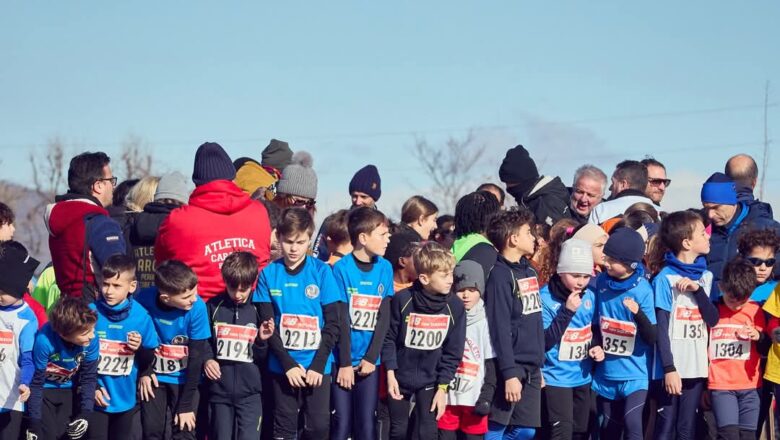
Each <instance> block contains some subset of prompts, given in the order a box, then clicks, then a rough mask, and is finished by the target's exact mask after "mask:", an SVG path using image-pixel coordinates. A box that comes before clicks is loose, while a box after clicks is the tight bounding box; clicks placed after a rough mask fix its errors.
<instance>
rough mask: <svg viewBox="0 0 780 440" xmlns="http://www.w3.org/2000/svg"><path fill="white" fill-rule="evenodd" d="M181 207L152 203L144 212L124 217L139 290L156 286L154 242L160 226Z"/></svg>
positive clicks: (124, 231) (123, 229)
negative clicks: (172, 212)
mask: <svg viewBox="0 0 780 440" xmlns="http://www.w3.org/2000/svg"><path fill="white" fill-rule="evenodd" d="M178 207H179V205H167V204H163V203H159V202H151V203H148V204H146V206H144V210H143V212H129V213H126V214H125V215H124V217H123V222H122V223H121V226H122V232H123V234H124V236H125V242H126V243H127V249H128V251H129V252H128V253H130V252H132V253H131V255H132V256H133V257H135V261H136V263H137V264H136V278H137V279H138V288H139V289H144V288H146V287H151V286H154V241H155V239H157V231H158V230H159V229H160V224H162V222H163V220H165V219H166V218H168V215H169V214H170V213H171V211H173V210H174V209H176V208H178Z"/></svg>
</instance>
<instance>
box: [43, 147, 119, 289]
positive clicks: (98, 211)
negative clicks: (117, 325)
mask: <svg viewBox="0 0 780 440" xmlns="http://www.w3.org/2000/svg"><path fill="white" fill-rule="evenodd" d="M110 162H111V159H110V158H109V157H108V156H107V155H106V154H105V153H102V152H96V153H90V152H87V153H82V154H79V155H78V156H76V157H74V158H73V159H71V161H70V167H69V168H68V192H67V193H66V194H64V195H61V196H57V197H56V198H55V203H53V204H51V205H49V206H48V207H47V208H46V214H45V218H44V220H45V222H46V227H47V228H48V230H49V251H50V252H51V259H52V264H53V266H54V274H55V277H56V279H57V285H58V286H59V288H60V290H61V291H62V295H66V296H72V297H76V298H83V299H84V300H85V301H88V302H92V300H93V299H94V298H95V294H96V292H97V286H98V285H99V284H98V280H96V278H95V274H99V273H100V268H101V267H102V266H103V263H104V262H105V261H106V260H107V259H108V257H110V256H112V255H116V254H125V252H126V249H125V241H124V239H123V236H122V230H121V228H120V227H119V224H118V223H117V222H115V221H114V220H112V219H111V217H110V216H109V214H108V211H107V210H106V207H108V206H110V205H111V202H112V201H113V195H114V187H115V186H116V183H117V178H116V177H114V175H113V174H112V172H111V165H110Z"/></svg>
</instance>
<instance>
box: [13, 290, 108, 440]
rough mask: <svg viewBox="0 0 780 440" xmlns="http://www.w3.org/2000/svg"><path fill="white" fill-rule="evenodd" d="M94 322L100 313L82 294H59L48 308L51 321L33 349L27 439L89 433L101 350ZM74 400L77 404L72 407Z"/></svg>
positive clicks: (41, 439) (68, 436)
mask: <svg viewBox="0 0 780 440" xmlns="http://www.w3.org/2000/svg"><path fill="white" fill-rule="evenodd" d="M96 321H97V314H96V313H95V312H94V310H91V309H90V308H89V307H88V306H87V305H86V304H84V302H83V301H82V300H81V299H79V298H71V297H63V298H60V300H59V301H58V302H57V304H55V306H54V307H53V308H52V309H51V311H50V312H49V323H48V324H46V325H44V326H43V328H41V330H40V331H39V332H38V335H37V336H36V337H35V346H34V347H33V361H34V364H35V374H34V376H33V380H32V382H31V384H30V399H29V400H28V401H27V414H28V417H29V422H28V426H27V438H28V439H30V440H38V439H40V440H48V439H63V438H71V439H79V438H82V437H83V436H84V434H86V433H87V429H88V428H89V422H88V419H89V417H90V415H91V414H92V410H93V408H94V405H95V385H96V383H97V366H98V358H99V349H100V344H99V343H98V338H96V337H95V322H96ZM76 373H78V380H77V381H76V382H77V385H78V386H77V387H76V386H74V376H76ZM74 393H77V394H78V400H77V399H75V397H76V396H74ZM76 400H77V402H78V407H77V408H74V407H73V406H74V401H76Z"/></svg>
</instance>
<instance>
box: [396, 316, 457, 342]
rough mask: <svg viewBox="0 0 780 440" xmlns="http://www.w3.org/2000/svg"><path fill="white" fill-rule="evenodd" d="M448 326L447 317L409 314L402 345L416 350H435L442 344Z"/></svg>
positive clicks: (448, 320) (448, 319)
mask: <svg viewBox="0 0 780 440" xmlns="http://www.w3.org/2000/svg"><path fill="white" fill-rule="evenodd" d="M449 326H450V317H449V315H422V314H419V313H410V314H409V323H408V324H407V326H406V338H405V339H404V345H405V346H407V347H409V348H414V349H417V350H436V349H437V348H440V347H441V346H442V344H443V343H444V337H445V336H447V329H449Z"/></svg>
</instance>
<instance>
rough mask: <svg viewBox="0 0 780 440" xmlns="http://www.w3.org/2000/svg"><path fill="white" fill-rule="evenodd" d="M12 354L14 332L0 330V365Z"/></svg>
mask: <svg viewBox="0 0 780 440" xmlns="http://www.w3.org/2000/svg"><path fill="white" fill-rule="evenodd" d="M13 352H14V332H11V331H8V330H0V364H2V363H3V362H5V360H6V359H7V358H8V355H9V354H10V353H13Z"/></svg>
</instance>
